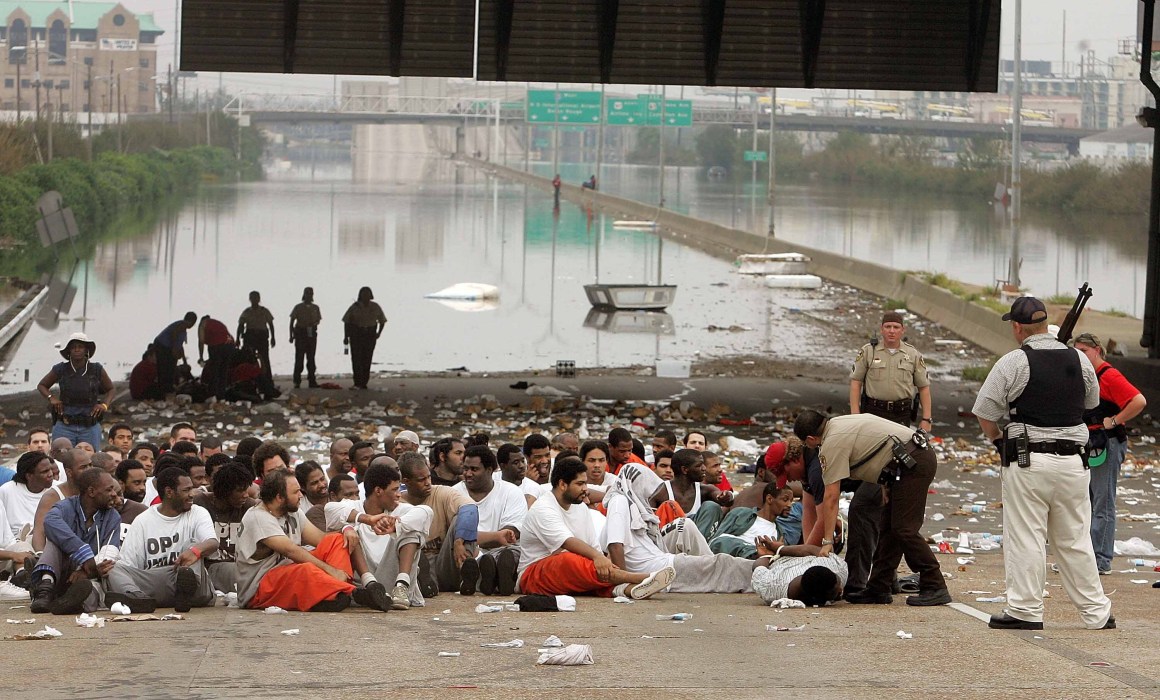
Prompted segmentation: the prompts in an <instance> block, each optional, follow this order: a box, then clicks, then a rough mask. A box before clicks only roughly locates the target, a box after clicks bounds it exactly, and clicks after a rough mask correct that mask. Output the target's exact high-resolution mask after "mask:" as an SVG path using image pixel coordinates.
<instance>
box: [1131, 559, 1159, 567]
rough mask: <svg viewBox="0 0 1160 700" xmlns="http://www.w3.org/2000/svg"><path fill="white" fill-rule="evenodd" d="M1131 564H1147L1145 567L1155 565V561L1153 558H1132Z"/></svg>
mask: <svg viewBox="0 0 1160 700" xmlns="http://www.w3.org/2000/svg"><path fill="white" fill-rule="evenodd" d="M1132 566H1147V567H1155V566H1156V561H1155V560H1153V559H1133V560H1132Z"/></svg>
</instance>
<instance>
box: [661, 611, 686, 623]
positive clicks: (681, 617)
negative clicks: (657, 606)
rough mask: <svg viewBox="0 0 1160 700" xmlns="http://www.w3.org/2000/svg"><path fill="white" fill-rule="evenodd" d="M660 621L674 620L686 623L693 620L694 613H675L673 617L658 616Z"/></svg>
mask: <svg viewBox="0 0 1160 700" xmlns="http://www.w3.org/2000/svg"><path fill="white" fill-rule="evenodd" d="M656 618H657V619H658V620H674V621H676V622H684V621H685V620H692V619H693V613H673V614H672V615H657V616H656Z"/></svg>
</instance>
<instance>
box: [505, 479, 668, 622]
mask: <svg viewBox="0 0 1160 700" xmlns="http://www.w3.org/2000/svg"><path fill="white" fill-rule="evenodd" d="M551 484H552V491H551V495H546V496H543V497H541V498H538V499H536V502H535V503H533V504H532V507H531V508H529V509H528V514H527V516H526V517H525V518H524V525H523V527H522V528H521V531H520V545H521V548H522V549H523V556H522V557H521V558H520V571H519V576H518V577H517V578H518V580H519V588H520V591H521V592H523V593H532V594H540V595H595V596H603V597H605V598H608V597H611V596H614V595H624V596H629V597H631V598H633V599H636V600H641V599H643V598H648V597H649V596H651V595H653V594H654V593H659V592H660V591H662V590H664V589H665V588H666V587H667V586H668V585H669V584H670V583H672V582H673V578H674V577H675V576H676V572H675V571H674V570H673V567H672V566H666V567H664V568H662V569H660V570H658V571H653V572H652V573H648V574H644V573H637V574H634V573H629V572H627V571H625V570H623V569H620V568H618V567H616V566H614V565H613V563H612V562H611V561H610V560H609V559H608V557H606V556H604V553H603V552H601V551H600V541H599V539H597V537H596V533H595V530H594V528H593V527H592V518H591V516H589V514H588V508H587V506H585V505H584V496H585V492H586V491H587V487H588V471H587V469H586V468H585V466H584V463H583V462H581V461H580V459H579V458H578V457H565V458H564V459H561V460H558V461H557V462H556V465H555V466H554V467H552V476H551Z"/></svg>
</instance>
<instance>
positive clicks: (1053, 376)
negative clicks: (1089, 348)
mask: <svg viewBox="0 0 1160 700" xmlns="http://www.w3.org/2000/svg"><path fill="white" fill-rule="evenodd" d="M1021 349H1022V350H1023V354H1024V355H1026V356H1027V365H1028V369H1030V371H1031V374H1030V376H1029V377H1028V378H1027V387H1026V388H1024V389H1023V393H1022V394H1020V395H1019V397H1018V398H1016V399H1015V400H1014V401H1012V402H1011V420H1012V421H1013V422H1018V423H1026V424H1027V425H1034V426H1036V427H1039V428H1070V427H1073V426H1076V425H1080V424H1081V423H1083V422H1084V420H1083V414H1084V406H1083V403H1084V395H1085V393H1086V389H1085V387H1084V383H1083V371H1082V366H1081V365H1080V359H1079V353H1077V352H1076V351H1075V350H1073V349H1071V348H1059V349H1052V350H1035V349H1034V348H1031V347H1029V346H1027V345H1024V346H1023V347H1022V348H1021Z"/></svg>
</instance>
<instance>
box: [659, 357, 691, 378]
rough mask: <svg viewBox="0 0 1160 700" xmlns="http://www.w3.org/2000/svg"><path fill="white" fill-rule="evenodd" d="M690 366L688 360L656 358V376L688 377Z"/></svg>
mask: <svg viewBox="0 0 1160 700" xmlns="http://www.w3.org/2000/svg"><path fill="white" fill-rule="evenodd" d="M690 370H691V366H690V363H689V361H688V360H657V376H658V377H669V378H671V379H688V378H689V371H690Z"/></svg>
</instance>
